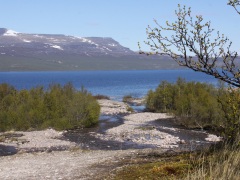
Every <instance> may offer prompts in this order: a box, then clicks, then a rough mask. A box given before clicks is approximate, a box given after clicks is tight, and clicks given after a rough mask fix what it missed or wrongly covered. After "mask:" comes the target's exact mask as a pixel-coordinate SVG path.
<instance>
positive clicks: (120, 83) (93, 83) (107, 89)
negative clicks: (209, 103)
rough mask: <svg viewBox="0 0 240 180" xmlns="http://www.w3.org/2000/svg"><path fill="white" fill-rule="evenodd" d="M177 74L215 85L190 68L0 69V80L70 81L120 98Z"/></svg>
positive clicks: (22, 84)
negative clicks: (39, 70)
mask: <svg viewBox="0 0 240 180" xmlns="http://www.w3.org/2000/svg"><path fill="white" fill-rule="evenodd" d="M178 77H182V78H185V79H186V80H187V81H198V82H207V83H211V84H214V85H216V84H217V80H216V79H215V78H213V77H211V76H208V75H205V74H203V73H199V72H194V71H192V70H136V71H76V72H75V71H70V72H0V83H8V84H11V85H13V86H14V87H15V88H17V89H30V88H32V87H37V86H44V87H48V85H49V84H51V83H60V84H62V85H63V84H66V83H68V82H71V83H72V84H73V85H74V86H75V87H76V88H77V89H81V87H82V86H84V88H86V89H87V90H88V91H90V92H91V93H92V94H94V95H96V94H102V95H107V96H110V97H111V98H112V99H115V100H121V99H122V97H123V96H125V95H132V96H134V97H143V96H144V95H146V94H147V92H148V91H149V90H150V89H155V88H156V87H157V86H158V85H159V83H160V82H161V81H163V80H166V81H169V82H175V81H176V80H177V78H178Z"/></svg>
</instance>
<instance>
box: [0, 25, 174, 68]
mask: <svg viewBox="0 0 240 180" xmlns="http://www.w3.org/2000/svg"><path fill="white" fill-rule="evenodd" d="M166 59H168V57H147V56H145V55H139V54H138V53H137V52H134V51H131V50H130V49H129V48H126V47H123V46H122V45H120V44H119V43H118V42H117V41H115V40H114V39H112V38H103V37H74V36H68V35H59V34H26V33H19V32H15V31H13V30H9V29H5V28H0V64H1V65H0V71H26V70H28V71H32V70H33V71H35V70H133V69H166V68H169V69H172V68H176V67H178V66H177V65H176V63H174V62H173V61H166ZM151 60H152V61H151Z"/></svg>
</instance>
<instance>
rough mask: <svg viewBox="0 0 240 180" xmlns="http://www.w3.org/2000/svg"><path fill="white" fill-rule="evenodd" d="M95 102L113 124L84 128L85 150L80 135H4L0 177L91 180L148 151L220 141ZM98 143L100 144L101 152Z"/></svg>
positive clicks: (163, 117)
mask: <svg viewBox="0 0 240 180" xmlns="http://www.w3.org/2000/svg"><path fill="white" fill-rule="evenodd" d="M99 103H100V105H101V115H102V116H103V117H104V116H105V118H109V117H112V118H115V119H111V118H110V119H107V120H108V121H109V122H111V120H112V122H111V123H113V125H114V126H111V127H110V126H109V127H108V126H107V127H105V126H104V127H105V129H104V130H102V131H100V130H99V129H98V128H97V127H95V128H92V129H91V128H90V129H88V132H87V133H86V134H85V135H86V138H85V137H83V139H85V142H86V145H87V146H88V147H87V146H81V145H82V140H83V139H81V138H79V137H77V141H73V140H70V139H68V137H67V136H66V133H68V131H61V132H59V131H55V130H53V129H46V130H43V131H31V132H22V131H16V132H9V137H8V138H6V139H5V142H0V150H1V148H3V147H5V148H6V147H9V148H10V149H11V148H12V149H11V150H13V149H14V150H15V151H14V153H13V154H12V155H10V156H0V161H1V167H0V179H94V178H96V177H102V175H104V173H105V174H106V172H109V171H111V170H113V169H114V168H116V167H119V166H123V165H124V164H129V163H131V162H132V160H134V159H136V158H137V159H139V158H143V157H148V154H151V153H152V154H159V155H160V154H163V153H167V152H183V151H191V150H195V149H197V147H200V148H202V146H201V144H202V142H201V141H203V140H204V141H205V142H206V144H207V145H210V144H212V143H213V142H211V141H219V140H220V139H219V137H217V136H215V135H212V134H208V133H206V132H201V133H202V134H203V135H202V137H201V138H199V137H198V136H199V133H200V132H198V131H197V132H194V131H192V130H184V129H178V128H177V127H171V123H170V124H169V122H170V121H171V118H172V117H171V116H168V115H167V114H163V113H149V112H136V113H130V112H129V111H128V105H127V104H126V103H123V102H117V101H112V100H99ZM107 120H106V119H104V118H103V119H101V120H100V121H102V122H103V124H99V126H100V125H104V123H105V125H106V122H105V121H107ZM119 120H120V121H121V122H118V123H117V124H114V123H116V122H117V121H119ZM11 133H12V136H11ZM2 134H3V133H1V134H0V137H1V135H2ZM76 135H77V136H79V134H78V132H77V133H76ZM89 137H91V138H94V141H92V140H91V139H87V138H89ZM106 142H107V143H106ZM91 143H92V144H93V145H94V146H91ZM98 143H99V144H98ZM104 143H106V144H104ZM111 143H112V144H111ZM101 145H105V146H104V147H103V148H102V149H101ZM108 146H109V147H108ZM111 146H113V147H111ZM193 146H194V147H193ZM114 148H115V149H114ZM191 148H192V149H191ZM0 152H1V151H0ZM143 154H144V156H143ZM5 155H9V154H5ZM143 159H144V158H143ZM144 161H147V160H146V158H145V160H144ZM101 173H102V174H101ZM100 179H101V178H100Z"/></svg>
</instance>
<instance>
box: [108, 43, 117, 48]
mask: <svg viewBox="0 0 240 180" xmlns="http://www.w3.org/2000/svg"><path fill="white" fill-rule="evenodd" d="M108 45H109V46H112V47H115V46H117V44H114V43H111V44H108Z"/></svg>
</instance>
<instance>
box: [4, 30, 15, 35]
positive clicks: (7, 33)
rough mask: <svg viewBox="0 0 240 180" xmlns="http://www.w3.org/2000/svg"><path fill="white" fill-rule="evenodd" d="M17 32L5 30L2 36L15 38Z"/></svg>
mask: <svg viewBox="0 0 240 180" xmlns="http://www.w3.org/2000/svg"><path fill="white" fill-rule="evenodd" d="M17 34H18V32H16V31H13V30H7V31H6V32H5V33H4V34H3V36H17Z"/></svg>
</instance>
